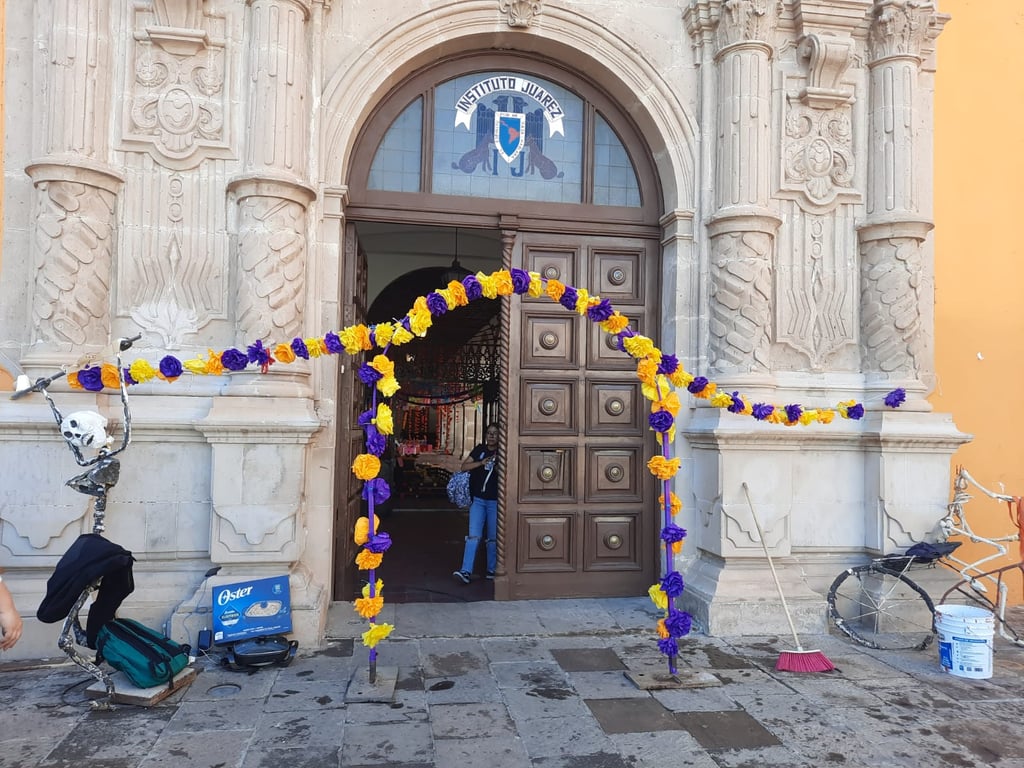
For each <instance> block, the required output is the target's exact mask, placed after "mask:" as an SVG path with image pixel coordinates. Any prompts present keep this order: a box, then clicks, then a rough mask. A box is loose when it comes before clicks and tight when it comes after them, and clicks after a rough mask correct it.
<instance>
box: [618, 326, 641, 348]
mask: <svg viewBox="0 0 1024 768" xmlns="http://www.w3.org/2000/svg"><path fill="white" fill-rule="evenodd" d="M633 336H636V333H634V332H633V329H632V328H630V327H629V326H628V325H627V326H626V327H625V328H623V329H622V330H621V331H619V332H618V333H617V334H615V348H616V349H617V350H619V352H625V351H626V344H625V341H626V339H628V338H631V337H633Z"/></svg>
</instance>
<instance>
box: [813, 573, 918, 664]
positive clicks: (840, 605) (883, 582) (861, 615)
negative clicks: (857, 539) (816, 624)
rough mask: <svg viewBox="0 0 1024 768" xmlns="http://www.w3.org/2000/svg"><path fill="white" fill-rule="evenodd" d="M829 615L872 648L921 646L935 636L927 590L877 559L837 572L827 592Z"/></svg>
mask: <svg viewBox="0 0 1024 768" xmlns="http://www.w3.org/2000/svg"><path fill="white" fill-rule="evenodd" d="M828 613H829V617H830V619H831V620H832V623H833V624H834V625H835V626H836V628H837V629H839V630H840V631H841V632H843V633H845V634H846V635H848V636H849V637H850V638H851V639H852V640H854V641H856V642H858V643H860V644H861V645H864V646H867V647H868V648H877V649H879V650H886V651H900V650H921V649H923V648H926V647H927V646H928V644H929V643H931V641H932V638H933V637H935V626H934V622H935V606H934V605H933V604H932V600H931V598H930V597H928V593H926V592H925V591H924V590H923V589H921V587H919V586H918V585H917V584H915V583H914V582H913V581H911V580H910V579H909V578H907V577H906V576H904V575H903V574H902V573H899V572H897V571H894V570H891V569H889V568H886V567H885V566H883V565H880V564H878V563H868V564H867V565H862V566H859V567H857V568H850V569H848V570H846V571H844V572H843V573H841V574H839V576H837V577H836V580H835V581H833V582H832V586H831V587H829V590H828Z"/></svg>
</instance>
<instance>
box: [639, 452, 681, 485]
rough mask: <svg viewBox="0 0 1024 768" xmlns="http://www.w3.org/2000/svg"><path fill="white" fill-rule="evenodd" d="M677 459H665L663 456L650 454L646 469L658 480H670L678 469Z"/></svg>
mask: <svg viewBox="0 0 1024 768" xmlns="http://www.w3.org/2000/svg"><path fill="white" fill-rule="evenodd" d="M679 464H680V460H679V459H677V458H676V459H666V458H665V457H664V456H652V457H651V460H650V461H648V462H647V469H649V470H650V472H651V474H652V475H654V476H655V477H656V478H658V479H659V480H671V479H672V478H673V477H675V475H676V473H677V472H678V471H679Z"/></svg>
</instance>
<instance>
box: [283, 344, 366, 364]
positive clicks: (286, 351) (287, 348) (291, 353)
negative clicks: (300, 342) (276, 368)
mask: <svg viewBox="0 0 1024 768" xmlns="http://www.w3.org/2000/svg"><path fill="white" fill-rule="evenodd" d="M349 354H351V353H349ZM274 357H275V358H276V359H277V361H278V362H279V363H294V362H295V350H294V349H292V345H291V344H284V343H281V344H278V345H277V346H276V347H274Z"/></svg>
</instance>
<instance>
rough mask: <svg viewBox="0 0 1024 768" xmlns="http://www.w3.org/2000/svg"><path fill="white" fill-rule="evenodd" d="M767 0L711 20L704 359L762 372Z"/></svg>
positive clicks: (766, 304)
mask: <svg viewBox="0 0 1024 768" xmlns="http://www.w3.org/2000/svg"><path fill="white" fill-rule="evenodd" d="M775 12H776V3H774V2H772V1H771V0H724V2H723V3H722V4H721V8H720V16H719V18H718V25H717V30H716V33H717V52H716V54H715V63H716V65H717V81H718V89H719V96H718V105H717V106H718V119H717V135H716V137H715V149H714V152H715V163H714V166H715V177H714V195H715V198H714V204H715V212H714V214H713V215H712V216H711V220H710V222H709V224H708V235H709V237H710V238H711V256H710V271H711V274H710V313H711V316H710V325H709V330H710V349H709V360H708V362H709V364H710V365H711V367H712V368H713V369H715V370H718V371H723V372H743V373H746V372H767V371H768V369H769V342H770V327H771V272H772V260H773V259H772V256H773V241H774V236H775V232H776V230H777V228H778V225H779V218H778V215H777V214H775V213H774V212H773V211H772V209H771V208H770V207H769V202H770V199H771V185H770V173H771V154H772V152H771V146H772V135H771V87H772V86H771V81H772V76H771V58H772V46H771V43H770V42H768V40H769V32H770V30H771V29H772V27H773V24H774V21H775Z"/></svg>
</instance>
